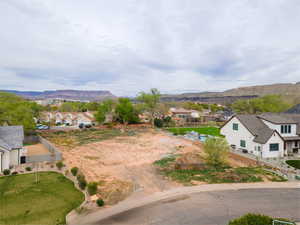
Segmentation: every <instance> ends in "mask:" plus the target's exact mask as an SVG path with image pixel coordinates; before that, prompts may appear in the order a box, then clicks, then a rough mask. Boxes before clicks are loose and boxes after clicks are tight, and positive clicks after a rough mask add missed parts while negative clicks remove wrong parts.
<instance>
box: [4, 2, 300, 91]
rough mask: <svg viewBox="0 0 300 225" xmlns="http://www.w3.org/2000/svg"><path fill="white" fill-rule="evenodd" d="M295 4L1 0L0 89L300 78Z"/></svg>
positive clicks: (167, 86) (220, 85) (177, 86)
mask: <svg viewBox="0 0 300 225" xmlns="http://www.w3.org/2000/svg"><path fill="white" fill-rule="evenodd" d="M299 11H300V4H299V2H298V0H290V1H285V0H277V1H273V0H263V1H261V0H253V1H248V0H222V1H221V0H212V1H204V0H203V1H202V0H199V1H192V0H187V1H181V0H165V1H159V0H151V1H147V0H124V1H117V0H111V1H102V0H101V1H96V0H89V1H80V0H72V1H71V0H52V1H42V0H20V1H19V0H6V1H2V2H0V27H1V35H0V49H1V51H0V79H1V81H0V88H1V89H18V90H45V89H65V88H73V89H100V90H103V89H108V90H110V91H112V92H113V93H114V94H117V95H135V94H136V93H137V92H139V91H142V90H148V89H150V88H152V87H157V88H159V89H160V90H161V91H162V92H165V93H172V92H176V93H178V92H185V91H190V90H194V91H216V90H225V89H227V88H233V87H237V86H243V85H255V84H267V83H274V82H297V81H299V80H300V42H299V39H300V30H299V29H298V26H299V24H300V14H299Z"/></svg>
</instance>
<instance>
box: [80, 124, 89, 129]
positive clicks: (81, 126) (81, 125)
mask: <svg viewBox="0 0 300 225" xmlns="http://www.w3.org/2000/svg"><path fill="white" fill-rule="evenodd" d="M78 127H79V128H80V129H83V128H91V127H92V124H84V123H81V124H79V126H78Z"/></svg>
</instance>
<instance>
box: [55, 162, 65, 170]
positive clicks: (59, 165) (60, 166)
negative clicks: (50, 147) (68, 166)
mask: <svg viewBox="0 0 300 225" xmlns="http://www.w3.org/2000/svg"><path fill="white" fill-rule="evenodd" d="M56 167H57V169H59V170H61V168H63V167H64V164H63V162H62V161H59V162H57V163H56Z"/></svg>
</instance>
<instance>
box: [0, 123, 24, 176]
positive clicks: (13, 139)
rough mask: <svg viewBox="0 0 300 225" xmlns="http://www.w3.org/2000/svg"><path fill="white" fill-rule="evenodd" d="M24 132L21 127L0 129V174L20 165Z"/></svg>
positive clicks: (3, 127)
mask: <svg viewBox="0 0 300 225" xmlns="http://www.w3.org/2000/svg"><path fill="white" fill-rule="evenodd" d="M23 140H24V131H23V127H22V126H2V127H0V173H1V172H2V171H3V170H5V169H9V168H11V167H12V166H17V165H19V164H20V163H21V160H22V156H23V154H24V152H25V150H24V149H23Z"/></svg>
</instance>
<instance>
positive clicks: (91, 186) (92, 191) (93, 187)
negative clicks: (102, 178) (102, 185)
mask: <svg viewBox="0 0 300 225" xmlns="http://www.w3.org/2000/svg"><path fill="white" fill-rule="evenodd" d="M87 190H88V193H89V194H90V195H95V194H96V193H97V190H98V184H97V183H96V182H91V183H89V184H88V185H87Z"/></svg>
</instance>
